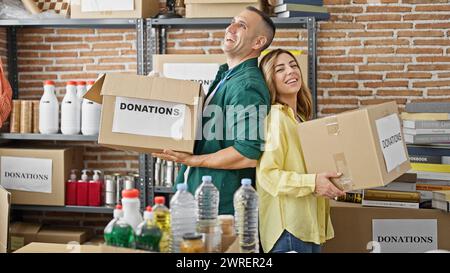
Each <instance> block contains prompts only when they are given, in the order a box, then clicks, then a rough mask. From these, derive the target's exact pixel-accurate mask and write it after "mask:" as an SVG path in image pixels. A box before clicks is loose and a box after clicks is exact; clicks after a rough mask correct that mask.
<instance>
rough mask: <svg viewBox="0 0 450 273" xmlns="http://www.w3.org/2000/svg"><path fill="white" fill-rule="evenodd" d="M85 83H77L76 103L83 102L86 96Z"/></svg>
mask: <svg viewBox="0 0 450 273" xmlns="http://www.w3.org/2000/svg"><path fill="white" fill-rule="evenodd" d="M86 92H87V88H86V82H85V81H77V97H78V101H79V102H80V103H81V102H82V100H83V96H84V95H85V94H86Z"/></svg>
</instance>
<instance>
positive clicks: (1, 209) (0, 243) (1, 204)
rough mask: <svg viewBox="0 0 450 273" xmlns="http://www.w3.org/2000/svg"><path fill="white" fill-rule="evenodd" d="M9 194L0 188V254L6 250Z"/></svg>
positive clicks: (9, 204) (9, 205)
mask: <svg viewBox="0 0 450 273" xmlns="http://www.w3.org/2000/svg"><path fill="white" fill-rule="evenodd" d="M10 207H11V194H10V193H9V192H8V191H7V190H5V189H4V188H3V187H2V186H0V253H6V251H7V250H8V231H9V213H10Z"/></svg>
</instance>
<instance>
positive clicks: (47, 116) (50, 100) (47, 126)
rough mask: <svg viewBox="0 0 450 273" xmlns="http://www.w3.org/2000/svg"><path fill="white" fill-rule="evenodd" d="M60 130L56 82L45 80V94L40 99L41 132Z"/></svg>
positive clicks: (53, 132)
mask: <svg viewBox="0 0 450 273" xmlns="http://www.w3.org/2000/svg"><path fill="white" fill-rule="evenodd" d="M58 130H59V103H58V99H57V98H56V95H55V83H54V82H53V81H45V82H44V94H43V95H42V97H41V100H40V101H39V132H40V133H41V134H57V133H58Z"/></svg>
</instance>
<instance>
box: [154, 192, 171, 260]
mask: <svg viewBox="0 0 450 273" xmlns="http://www.w3.org/2000/svg"><path fill="white" fill-rule="evenodd" d="M165 202H166V199H165V198H164V196H156V197H155V206H154V207H153V216H154V217H155V221H156V224H157V225H158V227H159V228H160V229H161V231H162V233H163V235H162V237H161V241H160V243H159V249H160V251H161V252H163V253H170V252H171V242H170V238H171V236H172V234H171V229H170V211H169V209H168V208H167V207H166V206H165V205H164V204H165Z"/></svg>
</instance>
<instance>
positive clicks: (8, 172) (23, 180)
mask: <svg viewBox="0 0 450 273" xmlns="http://www.w3.org/2000/svg"><path fill="white" fill-rule="evenodd" d="M0 165H1V167H0V168H1V169H0V170H1V176H0V179H1V180H0V181H1V185H2V186H3V187H4V188H5V189H10V190H19V191H29V192H42V193H52V160H51V159H45V158H26V157H10V156H2V157H1V164H0Z"/></svg>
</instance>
